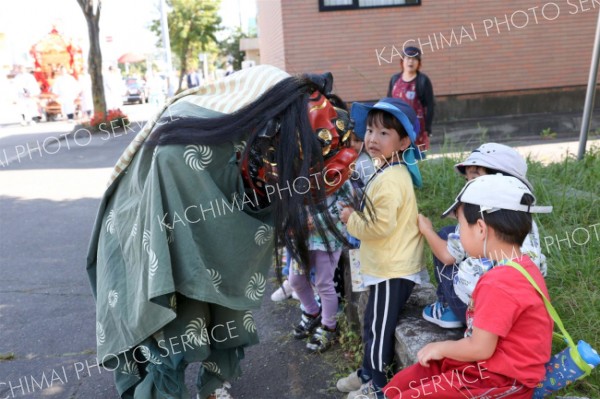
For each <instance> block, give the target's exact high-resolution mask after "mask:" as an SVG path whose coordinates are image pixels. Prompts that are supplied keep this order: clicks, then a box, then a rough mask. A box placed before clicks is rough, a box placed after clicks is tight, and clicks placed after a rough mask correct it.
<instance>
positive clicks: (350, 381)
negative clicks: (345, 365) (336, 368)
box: [335, 370, 363, 392]
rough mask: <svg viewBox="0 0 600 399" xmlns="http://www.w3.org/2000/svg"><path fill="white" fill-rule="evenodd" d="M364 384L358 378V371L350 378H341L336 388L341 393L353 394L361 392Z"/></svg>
mask: <svg viewBox="0 0 600 399" xmlns="http://www.w3.org/2000/svg"><path fill="white" fill-rule="evenodd" d="M362 384H363V381H362V379H361V378H360V377H359V376H358V370H356V371H355V372H353V373H352V374H350V375H348V377H344V378H340V379H339V380H338V382H337V384H335V386H336V388H337V389H338V391H340V392H352V391H357V390H359V389H360V387H361V386H362Z"/></svg>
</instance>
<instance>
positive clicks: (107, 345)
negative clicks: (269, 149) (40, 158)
mask: <svg viewBox="0 0 600 399" xmlns="http://www.w3.org/2000/svg"><path fill="white" fill-rule="evenodd" d="M169 112H170V115H171V117H178V116H182V115H192V116H198V117H211V116H215V115H219V114H218V113H216V112H215V111H210V110H208V109H206V108H202V107H199V106H198V105H194V104H190V103H189V102H185V101H182V102H180V103H179V102H178V103H175V104H174V105H173V106H171V107H170V111H169ZM244 144H245V143H244V142H239V143H233V142H229V143H224V144H220V145H214V146H204V145H187V146H185V145H169V146H161V147H156V149H155V148H151V147H148V146H142V147H141V148H140V149H139V150H138V151H137V153H135V156H134V157H133V159H132V161H131V163H130V164H129V165H128V167H127V168H126V169H125V170H124V172H123V173H121V174H120V175H119V176H118V177H117V178H116V180H115V181H114V182H113V183H112V184H111V185H110V187H109V188H108V190H107V191H106V193H105V195H104V198H103V200H102V203H101V206H100V210H99V213H98V216H97V219H96V224H95V227H94V230H93V236H92V241H91V245H90V249H89V255H88V264H87V270H88V273H89V278H90V281H91V285H92V288H93V292H94V295H95V297H96V310H97V320H96V333H97V334H96V335H97V348H98V359H99V360H100V361H101V362H102V363H103V364H104V366H105V367H106V368H109V369H115V380H116V384H117V389H118V391H119V393H120V394H121V396H122V397H123V398H133V397H135V398H144V399H150V398H187V397H189V394H188V392H187V390H186V388H185V383H184V370H185V367H186V366H187V365H188V364H189V363H191V362H202V367H201V369H200V373H199V376H198V382H197V385H198V387H199V392H200V397H201V398H206V397H207V396H208V395H209V394H211V393H212V392H214V390H215V389H216V388H219V387H221V386H222V384H223V382H224V381H229V380H232V379H234V378H236V377H237V376H239V375H240V366H239V362H240V359H241V358H243V356H244V350H243V348H244V347H245V346H248V345H252V344H255V343H257V342H258V338H257V334H256V327H255V325H254V320H253V318H252V312H251V309H255V308H257V307H259V306H260V303H261V299H262V297H263V294H264V291H265V284H266V276H267V273H268V269H269V267H270V266H271V264H272V259H273V245H274V238H273V226H272V215H271V209H270V208H267V209H263V210H260V211H253V210H252V209H251V205H252V204H255V203H256V202H257V201H256V198H255V197H254V196H253V195H254V194H250V195H247V194H246V193H245V192H244V188H243V183H242V178H241V176H240V172H239V165H238V161H237V156H236V155H237V154H238V153H239V152H240V151H242V150H243V146H244Z"/></svg>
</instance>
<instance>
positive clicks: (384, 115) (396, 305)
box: [337, 98, 424, 399]
mask: <svg viewBox="0 0 600 399" xmlns="http://www.w3.org/2000/svg"><path fill="white" fill-rule="evenodd" d="M351 115H352V118H353V119H354V120H355V129H354V131H355V133H356V134H357V135H358V136H359V137H364V142H365V148H366V150H367V152H368V153H369V155H370V156H371V158H373V160H374V163H375V165H376V166H377V167H378V169H377V172H376V173H375V175H374V176H373V177H372V178H371V179H370V180H369V182H368V183H367V186H366V189H365V196H364V198H363V201H362V209H361V210H354V209H352V208H351V207H345V208H344V209H343V210H342V213H341V220H342V222H344V223H346V224H347V229H348V233H350V234H351V235H352V236H354V237H356V238H358V239H359V240H361V246H360V262H361V273H362V274H363V280H364V283H365V285H366V286H369V301H368V304H367V308H366V309H365V317H364V331H363V342H364V351H365V352H364V356H363V364H362V367H361V369H360V370H358V371H356V372H354V373H352V374H351V375H350V376H348V377H346V378H343V379H341V380H340V381H338V384H337V387H338V389H339V390H340V391H342V392H349V394H348V399H354V398H378V397H383V396H382V395H383V394H382V392H381V390H382V388H383V387H384V386H385V384H386V383H387V370H388V368H389V367H388V366H389V365H390V364H391V363H392V361H393V358H394V330H395V328H396V325H397V324H398V318H399V316H400V312H401V311H402V309H403V307H404V305H405V303H406V301H407V300H408V297H409V296H410V294H411V293H412V290H413V287H414V285H415V283H420V282H421V281H420V273H419V272H421V271H422V270H423V268H424V266H423V265H424V263H423V237H422V236H421V234H420V233H419V228H418V226H417V214H418V212H417V201H416V198H415V192H414V189H413V185H414V186H416V187H421V184H422V180H421V174H420V172H419V169H418V167H417V165H416V164H417V162H416V161H417V160H419V159H421V153H420V152H419V150H418V149H417V148H416V147H415V145H414V142H415V139H416V137H417V135H418V132H419V121H418V119H417V116H416V114H415V112H414V111H413V109H412V108H411V107H410V106H409V105H408V104H406V103H405V102H403V101H402V100H399V99H396V98H383V99H381V100H380V101H379V102H378V103H376V104H375V105H373V106H367V105H364V104H358V103H355V104H353V106H352V111H351Z"/></svg>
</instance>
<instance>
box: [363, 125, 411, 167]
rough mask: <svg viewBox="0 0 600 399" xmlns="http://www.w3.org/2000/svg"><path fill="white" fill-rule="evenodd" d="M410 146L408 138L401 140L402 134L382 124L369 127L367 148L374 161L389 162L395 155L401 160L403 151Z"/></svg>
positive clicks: (366, 138) (366, 141) (366, 136)
mask: <svg viewBox="0 0 600 399" xmlns="http://www.w3.org/2000/svg"><path fill="white" fill-rule="evenodd" d="M409 144H410V139H409V138H408V136H407V137H404V138H403V139H400V134H399V133H398V131H396V129H390V128H387V127H384V126H382V125H380V124H375V125H367V132H366V134H365V148H366V150H367V153H368V154H369V155H370V156H371V158H373V159H375V158H379V159H380V160H381V161H384V160H389V159H391V158H392V156H393V155H394V154H397V157H398V158H400V159H401V156H402V155H401V153H402V151H403V150H404V149H405V148H407V147H408V145H409Z"/></svg>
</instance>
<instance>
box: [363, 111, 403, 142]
mask: <svg viewBox="0 0 600 399" xmlns="http://www.w3.org/2000/svg"><path fill="white" fill-rule="evenodd" d="M367 126H383V127H385V128H386V129H394V130H395V131H397V132H398V134H399V135H400V138H401V139H403V138H404V137H408V133H407V132H406V129H404V126H402V124H401V123H400V121H399V120H398V119H396V117H395V116H394V115H392V114H390V113H389V112H385V111H383V110H380V109H376V108H374V109H372V110H371V111H369V114H368V115H367Z"/></svg>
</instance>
